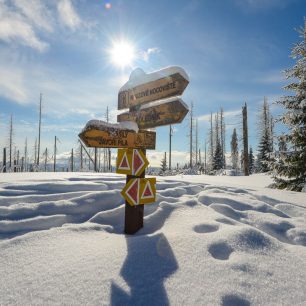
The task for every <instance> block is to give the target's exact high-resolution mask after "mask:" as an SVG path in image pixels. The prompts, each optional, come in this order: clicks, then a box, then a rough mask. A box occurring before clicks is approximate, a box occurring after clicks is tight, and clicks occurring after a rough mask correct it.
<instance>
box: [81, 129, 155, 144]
mask: <svg viewBox="0 0 306 306" xmlns="http://www.w3.org/2000/svg"><path fill="white" fill-rule="evenodd" d="M79 137H80V138H81V140H82V141H83V142H84V143H85V144H86V146H87V147H95V148H144V149H155V140H156V133H155V132H151V131H139V132H138V133H136V132H134V131H131V130H122V129H121V130H119V129H118V130H116V129H110V130H100V129H97V128H94V127H93V128H87V129H86V130H84V131H82V132H81V133H80V134H79Z"/></svg>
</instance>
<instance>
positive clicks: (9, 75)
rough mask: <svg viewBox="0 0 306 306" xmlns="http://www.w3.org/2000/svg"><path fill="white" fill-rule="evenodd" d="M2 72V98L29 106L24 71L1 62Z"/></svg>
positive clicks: (0, 84) (0, 78)
mask: <svg viewBox="0 0 306 306" xmlns="http://www.w3.org/2000/svg"><path fill="white" fill-rule="evenodd" d="M0 24H1V22H0ZM0 26H1V25H0ZM0 71H1V74H0V96H2V97H5V98H7V99H9V100H13V101H16V102H18V103H19V104H27V101H28V89H27V86H26V84H25V81H24V73H23V71H22V70H20V69H18V68H13V67H6V66H4V65H1V62H0Z"/></svg>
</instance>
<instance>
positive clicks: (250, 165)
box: [249, 147, 254, 174]
mask: <svg viewBox="0 0 306 306" xmlns="http://www.w3.org/2000/svg"><path fill="white" fill-rule="evenodd" d="M249 172H250V174H252V173H254V155H253V149H252V147H250V150H249Z"/></svg>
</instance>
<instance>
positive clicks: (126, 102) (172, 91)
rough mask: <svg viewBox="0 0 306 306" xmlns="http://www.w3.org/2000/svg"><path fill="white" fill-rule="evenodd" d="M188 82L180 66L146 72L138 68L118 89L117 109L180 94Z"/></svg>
mask: <svg viewBox="0 0 306 306" xmlns="http://www.w3.org/2000/svg"><path fill="white" fill-rule="evenodd" d="M188 83H189V78H188V75H187V73H186V72H185V71H184V69H183V68H181V67H176V66H174V67H167V68H164V69H161V70H159V71H155V72H152V73H148V74H147V73H145V72H144V71H143V70H141V69H139V68H138V69H136V70H135V71H133V72H132V73H131V76H130V79H129V81H128V82H127V83H126V84H125V85H123V86H122V87H121V89H120V91H119V94H118V109H124V108H128V107H133V106H137V105H140V104H144V103H148V102H151V101H156V100H160V99H165V98H169V97H173V96H180V95H181V94H182V93H183V92H184V90H185V88H186V87H187V85H188Z"/></svg>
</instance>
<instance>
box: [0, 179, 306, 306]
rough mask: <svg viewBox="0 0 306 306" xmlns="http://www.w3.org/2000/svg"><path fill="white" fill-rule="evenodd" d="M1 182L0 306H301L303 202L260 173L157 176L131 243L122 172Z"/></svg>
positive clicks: (304, 295)
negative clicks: (141, 224) (152, 196)
mask: <svg viewBox="0 0 306 306" xmlns="http://www.w3.org/2000/svg"><path fill="white" fill-rule="evenodd" d="M0 182H1V183H0V237H1V238H0V239H1V240H0V305H222V306H231V305H236V306H246V305H306V194H305V193H297V192H292V191H279V190H273V189H268V188H266V186H268V185H269V184H270V183H271V179H270V178H269V177H268V176H265V175H252V176H250V177H227V176H218V177H217V176H204V175H201V176H175V177H174V176H172V177H158V178H157V202H156V203H155V204H151V205H146V206H145V220H144V228H143V229H141V230H140V231H139V232H138V233H137V234H135V235H132V236H129V235H124V234H123V223H124V201H123V199H122V198H121V195H120V190H121V189H122V188H123V186H124V184H125V176H123V175H116V174H94V173H31V174H30V173H27V174H22V173H7V174H0Z"/></svg>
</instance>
